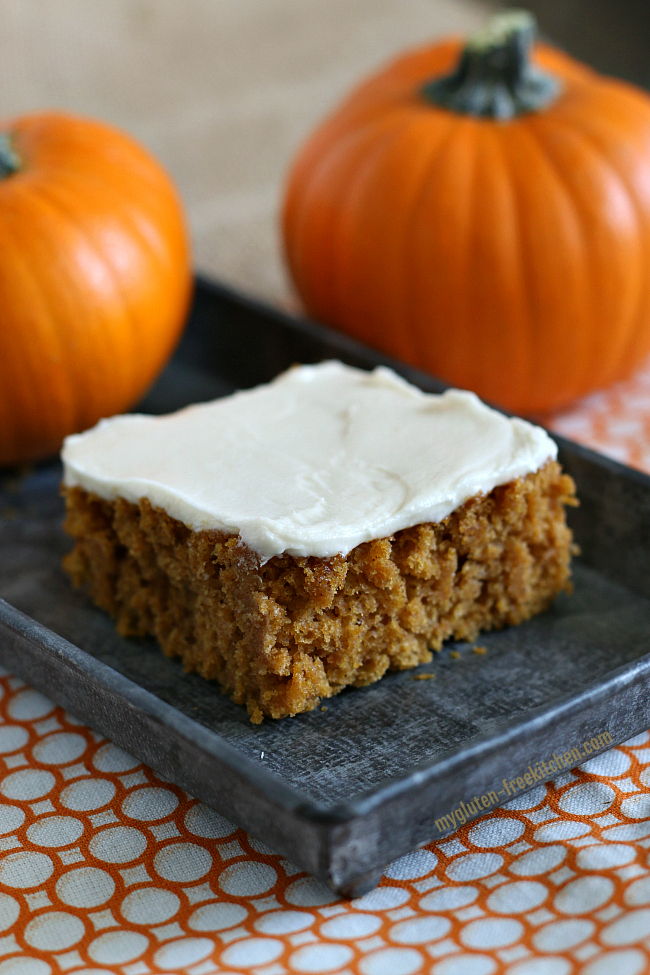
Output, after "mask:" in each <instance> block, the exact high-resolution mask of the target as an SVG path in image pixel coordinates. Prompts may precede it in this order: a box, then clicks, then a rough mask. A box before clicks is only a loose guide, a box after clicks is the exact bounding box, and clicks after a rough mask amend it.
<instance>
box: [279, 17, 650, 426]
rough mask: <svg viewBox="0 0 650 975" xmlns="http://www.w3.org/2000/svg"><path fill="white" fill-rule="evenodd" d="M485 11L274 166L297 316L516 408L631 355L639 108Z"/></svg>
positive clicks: (649, 281)
mask: <svg viewBox="0 0 650 975" xmlns="http://www.w3.org/2000/svg"><path fill="white" fill-rule="evenodd" d="M533 30H534V22H533V21H532V18H530V17H529V16H528V15H525V14H503V15H501V16H500V17H498V18H497V19H496V20H495V21H494V22H492V23H491V24H490V25H488V28H487V29H485V30H484V31H483V32H482V33H481V34H480V35H478V36H477V37H476V38H474V39H473V40H471V41H470V42H469V44H467V45H466V46H465V47H463V44H462V42H461V41H460V40H457V39H455V40H445V41H443V42H441V43H438V44H435V45H433V46H430V47H426V48H424V49H422V50H417V51H414V52H411V53H409V54H406V55H405V56H404V57H402V58H400V59H399V60H398V61H396V62H395V63H393V64H391V65H389V66H388V67H387V68H385V69H384V70H383V71H381V72H380V73H379V74H377V75H376V76H375V77H373V78H371V79H370V80H369V81H368V82H367V83H366V84H364V85H362V86H361V87H360V88H359V89H358V90H357V91H356V92H354V93H353V94H352V96H351V97H350V98H349V99H348V100H347V101H346V102H345V103H344V104H343V105H342V106H341V107H340V108H339V109H338V110H337V111H335V112H334V114H333V115H332V116H331V117H330V118H329V119H327V120H326V121H325V122H324V124H322V125H321V126H320V128H318V129H317V130H316V132H315V133H314V134H313V135H312V137H311V138H310V139H309V141H308V142H307V144H306V146H305V147H304V148H303V150H302V152H301V153H300V154H299V156H298V158H297V160H296V162H295V164H294V166H293V169H292V171H291V174H290V178H289V182H288V188H287V194H286V202H285V208H284V237H285V245H286V254H287V257H288V263H289V267H290V269H291V272H292V275H293V278H294V281H295V283H296V286H297V288H298V291H299V293H300V295H301V297H302V299H303V301H304V304H305V305H306V307H307V309H308V311H309V312H310V313H311V314H312V315H314V316H315V317H316V318H319V319H321V320H322V321H324V322H327V323H329V324H330V325H333V326H335V327H338V328H340V329H342V330H344V331H346V332H348V333H349V334H351V335H353V336H355V337H357V338H359V339H362V340H363V341H365V342H367V343H369V344H370V345H373V346H375V347H376V348H379V349H381V350H383V351H385V352H388V353H390V354H391V355H393V356H396V357H398V358H401V359H402V360H404V361H406V362H409V363H412V364H413V365H416V366H419V367H421V368H423V369H425V370H428V371H429V372H431V373H433V374H435V375H438V376H441V377H442V378H444V379H445V380H447V381H448V382H450V383H452V384H454V385H457V386H463V387H468V388H470V389H473V390H475V391H476V392H478V393H479V395H481V396H483V397H485V398H487V399H489V400H492V401H494V402H497V403H499V404H501V405H503V406H505V407H507V408H509V409H512V410H515V411H517V412H529V413H530V412H536V411H543V410H548V409H552V408H554V407H558V406H560V405H562V404H565V403H567V402H569V401H570V400H572V399H574V398H575V397H578V396H581V395H583V394H585V393H588V392H590V391H591V390H593V389H596V388H598V387H601V386H605V385H607V384H608V383H611V382H613V381H614V380H618V379H621V378H624V377H625V376H627V375H628V374H629V373H630V372H631V371H632V370H633V369H634V368H635V366H637V365H638V364H639V363H640V362H641V361H642V360H643V359H644V357H645V356H646V355H647V354H648V352H649V351H650V98H648V96H647V95H645V94H644V93H643V92H641V91H639V90H637V89H635V88H634V87H632V86H630V85H628V84H624V83H623V82H620V81H615V80H612V79H609V78H604V77H601V76H599V75H597V74H595V73H594V72H593V71H591V70H589V69H588V68H586V67H584V66H583V65H581V64H578V63H577V62H576V61H574V60H572V59H571V58H569V57H567V56H566V55H565V54H562V53H560V52H559V51H557V50H554V49H553V48H551V47H548V46H545V45H541V44H540V45H538V46H536V47H535V49H534V56H533V59H532V62H531V61H530V60H529V58H528V47H529V45H530V42H531V41H532V33H533Z"/></svg>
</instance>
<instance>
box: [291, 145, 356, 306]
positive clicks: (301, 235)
mask: <svg viewBox="0 0 650 975" xmlns="http://www.w3.org/2000/svg"><path fill="white" fill-rule="evenodd" d="M366 133H367V128H366V127H365V126H364V128H363V129H362V130H355V129H351V131H350V132H348V133H346V135H345V136H344V137H342V138H339V139H337V140H336V141H335V142H334V143H333V144H332V146H331V147H330V151H329V152H327V153H323V155H322V156H321V158H320V159H319V161H318V163H317V165H315V166H314V167H313V169H312V171H311V172H310V174H309V180H308V182H307V183H306V185H305V187H304V189H303V192H302V194H301V195H300V199H299V200H298V201H296V203H295V204H294V205H293V206H291V207H290V205H289V200H287V203H286V206H285V220H286V221H287V226H288V227H290V228H291V229H292V231H293V233H292V234H290V236H291V240H292V241H293V249H290V248H289V247H288V242H289V238H288V237H287V239H286V245H287V252H288V254H289V263H290V266H291V269H292V273H293V275H294V280H295V283H296V286H297V288H298V291H299V293H300V295H301V297H302V298H303V300H304V301H305V303H306V304H309V303H310V302H309V299H310V298H311V299H312V300H313V301H314V303H315V306H316V307H317V308H318V312H317V314H318V315H321V316H322V317H323V319H324V320H328V319H329V318H331V317H333V316H332V314H331V307H328V306H327V305H324V304H323V302H322V301H321V300H320V294H321V292H322V290H323V287H322V276H323V272H324V271H325V272H326V273H327V274H328V275H329V278H330V282H329V288H328V289H326V290H327V291H328V297H329V302H330V305H331V295H332V292H333V283H332V278H333V275H334V268H333V262H332V261H331V260H326V261H322V260H320V261H319V274H318V278H319V280H318V281H317V282H314V281H313V278H314V275H313V274H311V275H310V274H309V273H307V272H306V268H309V266H310V265H311V264H312V263H314V258H313V253H314V251H315V250H316V251H319V252H320V251H323V252H325V253H328V247H329V237H331V233H332V227H331V224H332V223H333V222H334V220H335V219H336V215H337V212H338V211H337V210H335V209H334V208H329V220H328V224H327V226H326V227H325V233H324V232H323V228H322V227H320V225H319V227H318V228H317V229H318V231H319V235H318V238H317V240H316V243H315V244H314V239H313V237H314V226H313V225H314V221H313V219H312V217H311V209H310V206H311V197H312V195H317V196H320V195H322V193H323V184H324V185H327V180H329V179H331V177H332V169H333V168H334V169H335V172H336V175H338V170H337V169H336V167H337V166H339V165H340V163H341V160H345V157H346V155H347V154H349V153H351V150H353V149H354V150H355V151H356V152H357V153H358V152H359V151H362V150H363V148H364V145H365V143H364V137H365V135H366ZM308 148H309V147H308ZM289 196H291V192H289ZM290 211H291V212H290ZM305 227H307V228H308V230H309V231H310V232H311V235H312V236H311V237H309V236H307V237H305V229H304V228H305ZM310 277H311V278H312V281H311V287H308V286H307V285H306V284H305V281H306V279H309V278H310ZM310 290H311V294H310ZM314 292H316V294H317V295H318V297H315V295H314Z"/></svg>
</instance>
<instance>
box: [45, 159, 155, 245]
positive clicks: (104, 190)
mask: <svg viewBox="0 0 650 975" xmlns="http://www.w3.org/2000/svg"><path fill="white" fill-rule="evenodd" d="M70 181H72V177H70ZM74 182H75V183H76V184H77V185H83V186H84V187H88V188H92V189H95V190H96V191H97V193H98V194H99V195H100V196H101V197H102V199H103V201H104V202H106V201H107V199H108V194H109V192H112V188H109V187H107V185H106V179H105V177H103V176H102V175H101V174H99V173H94V172H91V171H88V172H86V173H84V174H83V176H82V177H79V175H78V174H75V177H74ZM39 185H40V181H39ZM56 185H57V187H61V188H65V190H66V192H68V193H70V194H71V197H72V192H73V191H72V189H71V188H70V187H68V179H66V178H63V179H61V178H60V177H59V178H57V180H56ZM151 189H152V196H154V197H158V198H160V196H161V194H160V191H159V190H157V189H156V187H155V186H154V185H153V184H152V187H151ZM113 195H114V196H115V197H117V196H118V194H116V193H115V194H113ZM119 195H120V196H121V194H119ZM138 202H139V200H138V197H137V196H136V194H135V191H134V194H133V199H129V200H128V206H127V205H126V204H125V201H124V199H123V198H122V199H120V200H119V208H120V215H121V216H123V215H124V214H125V213H126V214H127V215H128V218H129V227H130V229H131V231H134V232H135V233H136V234H137V236H138V239H139V240H140V241H141V242H142V244H143V246H146V247H147V248H148V250H149V251H150V253H151V254H152V255H153V256H154V257H155V258H156V260H158V261H159V260H160V257H161V254H162V253H163V252H162V251H161V250H160V249H155V248H154V246H153V243H152V241H151V240H150V238H149V237H148V236H147V235H146V234H144V233H143V232H142V228H141V224H140V222H139V221H138V220H137V219H135V218H134V214H135V213H136V212H137V210H138ZM117 203H118V200H117V199H116V205H117ZM107 209H108V208H107ZM148 222H149V223H150V222H151V221H148ZM158 236H160V235H158ZM165 257H168V255H167V254H166V253H165Z"/></svg>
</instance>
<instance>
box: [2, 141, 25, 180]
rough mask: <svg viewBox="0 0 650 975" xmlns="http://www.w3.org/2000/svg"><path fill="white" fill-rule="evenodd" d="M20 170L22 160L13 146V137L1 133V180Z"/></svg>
mask: <svg viewBox="0 0 650 975" xmlns="http://www.w3.org/2000/svg"><path fill="white" fill-rule="evenodd" d="M19 169H20V158H19V156H18V154H17V153H16V151H15V149H14V147H13V146H12V144H11V136H10V135H8V134H7V133H6V132H0V179H4V178H5V176H11V175H12V174H13V173H16V172H18V170H19Z"/></svg>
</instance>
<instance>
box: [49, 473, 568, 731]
mask: <svg viewBox="0 0 650 975" xmlns="http://www.w3.org/2000/svg"><path fill="white" fill-rule="evenodd" d="M63 491H64V494H65V498H66V508H67V518H66V529H67V531H68V532H69V534H70V535H72V537H73V538H74V540H75V546H74V548H73V550H72V552H70V554H69V555H68V556H66V558H65V561H64V565H65V568H66V570H67V571H68V572H69V574H70V576H71V578H72V580H73V582H74V584H75V585H77V586H84V587H86V588H87V590H88V591H89V593H90V595H91V597H92V599H93V600H94V602H95V603H96V604H97V605H98V606H100V607H101V608H102V609H104V610H106V611H107V612H108V613H110V614H111V615H112V616H113V617H114V618H115V620H116V623H117V629H118V631H119V632H120V633H121V634H122V635H123V636H126V637H128V636H145V635H147V634H150V635H152V636H154V637H155V638H156V639H157V641H158V642H159V644H160V646H161V647H162V649H163V651H164V653H165V654H166V655H167V656H169V657H178V658H180V660H181V661H182V663H183V666H184V668H185V670H187V671H196V672H197V673H199V674H201V675H202V676H203V677H205V678H208V679H213V680H216V681H218V682H219V684H220V685H221V687H222V689H223V690H224V692H225V693H226V694H228V695H229V696H230V697H231V698H232V699H233V700H234V701H235V702H236V703H238V704H242V705H245V706H246V708H247V709H248V713H249V715H250V718H251V721H253V722H254V723H259V722H260V721H262V719H263V717H265V716H267V717H271V718H281V717H285V716H288V715H296V714H299V713H301V712H305V711H310V710H312V709H313V708H315V707H316V706H317V705H318V704H319V703H320V702H321V700H322V699H325V698H329V697H332V696H333V695H335V694H338V693H339V692H340V691H341V690H342V689H343V688H344V687H348V686H355V687H363V686H365V685H367V684H370V683H372V682H373V681H376V680H379V678H381V677H382V676H383V675H384V674H385V673H386V672H387V671H388V670H403V669H407V668H411V667H416V666H418V665H419V664H422V663H427V662H428V661H430V660H431V658H432V651H435V650H439V649H440V648H441V646H442V644H443V642H444V641H445V640H449V639H456V640H465V641H469V642H472V641H474V640H475V639H476V637H477V635H478V634H479V632H481V631H485V630H492V629H498V628H501V627H504V626H509V625H513V624H517V623H521V622H522V621H523V620H526V619H528V618H529V617H531V616H533V615H534V614H536V613H539V612H540V611H541V610H543V609H545V608H546V607H547V606H548V605H549V603H550V602H551V601H552V600H553V598H554V597H555V596H556V595H557V594H558V593H559V592H560V591H562V590H568V589H569V587H570V582H569V576H570V568H569V565H570V557H571V553H572V536H571V531H570V529H569V528H568V526H567V524H566V518H565V511H564V507H565V505H572V504H576V503H577V502H576V499H575V486H574V484H573V481H572V479H571V478H570V477H569V476H568V475H566V474H563V473H562V470H561V468H560V466H559V465H558V463H557V462H556V461H554V460H549V461H547V462H546V463H545V464H544V465H543V466H542V467H541V468H540V469H539V470H537V471H535V472H533V473H530V474H527V475H526V476H523V477H519V478H516V479H515V480H513V481H510V482H509V483H507V484H502V485H500V486H498V487H496V488H494V489H493V490H492V491H490V492H489V493H488V494H485V495H483V494H479V495H476V496H475V497H472V498H470V499H469V500H468V501H466V502H465V503H464V504H462V505H460V506H459V507H458V508H456V509H455V510H454V511H452V512H451V514H449V515H448V516H447V517H445V518H443V519H442V520H441V521H438V522H429V523H424V524H418V525H415V526H414V527H410V528H404V529H402V530H400V531H396V532H395V533H394V534H392V535H389V536H386V537H383V538H378V539H375V540H372V541H367V542H363V543H361V544H359V545H357V546H356V547H355V548H353V549H352V550H351V551H350V552H348V553H347V554H345V555H335V556H332V557H329V558H320V557H316V556H305V557H302V556H292V555H288V554H281V555H275V556H273V557H272V558H270V559H268V560H266V561H264V560H263V559H261V558H260V556H259V555H258V553H256V552H255V551H253V550H252V549H251V548H249V547H248V546H247V545H245V544H244V543H243V542H242V539H241V538H240V537H239V536H238V535H235V534H227V533H223V532H220V531H217V530H213V529H209V530H193V529H192V528H190V527H188V526H187V525H186V524H184V523H183V522H181V521H179V520H177V519H175V518H173V517H171V516H170V515H169V514H167V513H166V512H165V511H164V510H162V509H161V508H156V507H154V506H153V505H152V504H151V502H150V501H149V500H147V499H146V498H141V499H140V501H139V502H138V503H132V502H130V501H127V500H125V499H124V498H121V497H117V498H115V499H113V500H107V499H105V498H102V497H99V496H98V495H96V494H94V493H93V492H92V491H88V490H85V489H84V488H82V487H79V486H76V485H74V486H64V488H63ZM474 649H475V652H477V653H480V652H481V651H484V648H480V647H476V648H474ZM133 652H134V653H137V652H138V650H137V648H135V647H134V650H133ZM452 656H453V653H452ZM432 676H433V675H428V674H423V675H419V676H418V677H417V678H416V679H429V677H432Z"/></svg>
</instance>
